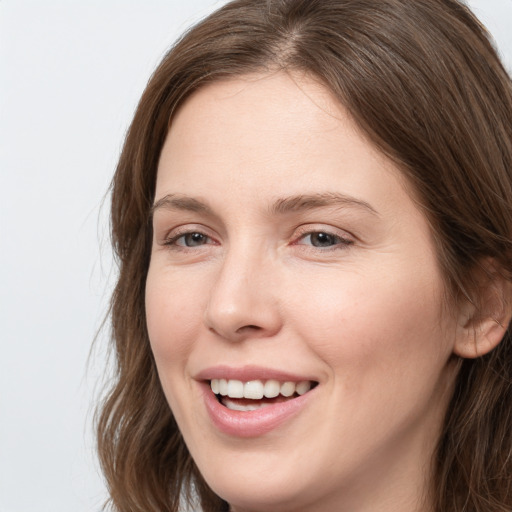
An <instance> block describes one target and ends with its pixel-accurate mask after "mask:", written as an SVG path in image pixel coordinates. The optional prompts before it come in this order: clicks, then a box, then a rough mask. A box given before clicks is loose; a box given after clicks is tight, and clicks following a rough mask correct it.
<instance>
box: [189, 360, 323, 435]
mask: <svg viewBox="0 0 512 512" xmlns="http://www.w3.org/2000/svg"><path fill="white" fill-rule="evenodd" d="M195 378H196V379H197V380H199V381H201V382H199V385H200V386H201V389H202V391H203V397H204V403H205V407H206V410H207V412H208V415H209V417H210V420H211V421H212V423H213V425H214V426H215V427H216V428H217V429H218V430H220V431H221V432H223V433H224V434H227V435H230V436H234V437H257V436H262V435H264V434H266V433H268V432H270V431H272V430H274V429H276V428H278V427H279V426H280V425H282V424H283V423H284V422H286V421H287V420H289V419H291V418H292V417H293V416H295V415H296V414H298V413H300V411H301V410H303V409H304V408H305V407H306V406H307V404H308V403H309V402H310V400H311V398H312V395H313V394H315V391H316V388H314V389H312V390H311V391H308V392H307V393H306V394H304V395H302V396H299V397H296V398H293V399H291V400H287V401H286V402H280V403H275V404H272V405H268V406H266V407H262V408H261V409H257V410H255V411H232V410H231V409H228V408H227V407H225V406H224V405H222V404H221V403H219V401H218V400H217V397H216V396H215V394H214V393H213V391H212V390H211V388H210V384H209V382H208V381H209V380H211V379H220V378H224V379H236V380H241V381H244V382H247V381H249V380H257V379H259V380H270V379H275V380H279V381H281V382H285V381H289V382H300V381H304V380H315V379H310V378H308V377H304V376H297V375H292V374H290V373H287V372H281V371H276V370H271V369H268V368H261V367H255V366H245V367H243V368H229V367H223V366H218V367H214V368H209V369H207V370H204V371H202V372H200V373H199V374H198V375H196V377H195Z"/></svg>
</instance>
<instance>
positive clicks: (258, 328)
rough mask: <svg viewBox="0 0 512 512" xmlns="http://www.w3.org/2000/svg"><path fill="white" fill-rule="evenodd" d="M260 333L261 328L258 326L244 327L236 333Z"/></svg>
mask: <svg viewBox="0 0 512 512" xmlns="http://www.w3.org/2000/svg"><path fill="white" fill-rule="evenodd" d="M248 330H249V331H260V330H261V327H260V326H258V325H244V326H243V327H240V328H239V329H237V330H236V332H240V333H241V332H245V331H248Z"/></svg>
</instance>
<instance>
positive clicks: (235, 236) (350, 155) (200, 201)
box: [146, 73, 458, 512]
mask: <svg viewBox="0 0 512 512" xmlns="http://www.w3.org/2000/svg"><path fill="white" fill-rule="evenodd" d="M153 226H154V240H153V247H152V255H151V264H150V268H149V274H148V279H147V287H146V312H147V324H148V331H149V337H150V340H151V346H152V350H153V353H154V357H155V361H156V364H157V367H158V372H159V376H160V379H161V383H162V387H163V390H164V393H165V395H166V397H167V400H168V402H169V404H170V406H171V409H172V411H173V413H174V416H175V418H176V420H177V422H178V425H179V427H180V430H181V432H182V433H183V437H184V439H185V442H186V444H187V446H188V449H189V451H190V453H191V455H192V457H193V459H194V460H195V462H196V464H197V466H198V467H199V470H200V471H201V473H202V474H203V476H204V478H205V479H206V481H207V482H208V484H209V485H210V486H211V488H212V489H213V490H214V491H215V492H216V493H217V494H218V495H220V496H221V497H222V498H224V499H225V500H227V501H228V502H230V503H231V504H232V506H233V509H234V510H236V511H244V510H247V511H249V510H250V511H259V510H265V511H268V510H272V511H273V512H277V511H284V510H290V511H291V510H293V511H299V510H300V511H306V510H314V511H315V512H319V511H330V512H331V511H332V510H336V511H350V512H355V511H363V510H365V511H366V510H372V511H375V510H379V512H382V511H387V510H393V512H396V511H399V510H407V511H408V512H411V511H412V510H416V508H415V503H417V501H418V500H419V498H420V495H421V493H422V491H423V490H424V482H425V475H426V474H427V472H428V464H429V460H430V457H431V454H432V452H433V449H434V445H435V443H436V440H437V437H438V435H439V430H440V425H441V423H442V417H443V414H444V411H445V409H446V406H447V402H448V400H449V397H450V391H451V388H452V381H453V376H454V369H453V365H452V363H451V362H450V361H449V360H450V355H451V353H452V348H453V345H454V341H455V337H456V336H457V332H458V330H457V325H456V320H455V319H454V316H453V315H449V314H448V313H446V311H445V307H444V306H443V297H444V295H443V293H444V288H443V280H442V276H441V273H440V269H439V267H438V263H437V260H436V255H435V251H434V246H433V242H432V238H431V234H430V231H429V227H428V224H427V221H426V219H425V217H424V215H423V214H422V213H421V212H420V211H419V209H418V207H417V206H416V204H415V202H414V201H413V199H412V198H411V196H410V195H409V193H408V192H407V190H406V188H405V187H404V183H403V180H401V179H400V173H399V172H398V170H397V168H396V167H395V166H394V165H393V164H392V163H391V162H390V161H389V160H387V159H386V158H385V157H384V156H383V155H382V154H380V153H379V152H378V151H377V150H376V149H375V148H374V147H373V146H372V145H371V144H370V143H369V142H368V141H367V140H366V139H365V137H364V136H363V135H362V134H361V133H360V131H359V130H358V129H357V126H356V125H355V124H354V122H353V121H352V120H351V119H350V117H349V116H348V114H347V113H346V111H345V110H344V109H343V108H341V107H340V106H339V105H338V104H337V103H336V102H335V101H334V100H333V99H332V97H330V95H329V94H328V93H327V92H326V90H325V89H323V88H322V87H321V86H319V85H318V84H317V83H316V82H314V81H313V80H312V79H309V78H307V77H305V76H299V75H297V74H295V75H288V74H285V73H276V74H272V75H258V76H255V75H253V76H248V77H245V78H243V79H236V80H234V79H233V80H231V81H225V82H219V83H214V84H211V85H208V86H206V87H204V88H202V89H200V90H199V91H198V92H196V93H195V94H194V95H193V96H192V97H191V98H190V99H189V100H188V101H187V102H186V103H185V104H184V106H183V107H182V108H181V109H180V110H179V112H178V114H177V115H176V117H175V118H174V120H173V124H172V128H171V130H170V132H169V135H168V137H167V140H166V142H165V145H164V147H163V151H162V154H161V158H160V162H159V168H158V178H157V184H156V195H155V206H154V217H153ZM223 380H224V381H226V382H224V381H223ZM285 383H288V384H285ZM212 386H213V388H214V391H215V392H216V393H214V391H212ZM309 387H311V389H310V390H309V391H307V390H308V388H309ZM225 393H228V396H223V397H222V398H219V395H220V394H225ZM263 393H264V394H265V395H264V396H265V398H263V399H262V398H261V396H262V394H263ZM277 393H279V394H277ZM290 393H292V395H291V396H285V395H289V394H290ZM300 393H304V394H300ZM276 394H277V396H275V395H276ZM241 397H242V398H241Z"/></svg>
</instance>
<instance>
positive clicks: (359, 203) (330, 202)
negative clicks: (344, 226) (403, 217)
mask: <svg viewBox="0 0 512 512" xmlns="http://www.w3.org/2000/svg"><path fill="white" fill-rule="evenodd" d="M322 207H341V208H344V207H355V208H358V209H361V210H366V211H367V212H369V213H371V214H373V215H377V216H378V215H379V213H378V212H377V210H376V209H375V208H373V206H371V205H370V204H369V203H367V202H366V201H363V200H361V199H357V198H355V197H352V196H348V195H345V194H340V193H336V192H324V193H319V194H306V195H297V196H291V197H285V198H282V199H277V200H276V201H275V203H274V204H273V205H272V206H271V208H270V213H272V214H286V213H294V212H301V211H305V210H313V209H315V208H322Z"/></svg>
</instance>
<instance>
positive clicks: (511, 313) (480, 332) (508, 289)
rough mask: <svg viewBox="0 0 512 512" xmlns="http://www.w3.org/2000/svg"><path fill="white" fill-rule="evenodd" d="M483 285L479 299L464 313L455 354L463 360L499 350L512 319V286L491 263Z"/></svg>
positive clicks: (480, 280) (467, 306) (482, 281)
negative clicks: (497, 348) (495, 349)
mask: <svg viewBox="0 0 512 512" xmlns="http://www.w3.org/2000/svg"><path fill="white" fill-rule="evenodd" d="M479 283H480V286H479V287H478V297H477V299H476V300H475V301H474V303H469V302H466V303H465V304H464V305H463V306H462V307H461V310H460V315H459V328H458V336H457V339H456V342H455V346H454V352H455V354H457V355H458V356H460V357H463V358H471V359H474V358H477V357H480V356H483V355H485V354H487V353H488V352H490V351H491V350H493V349H494V348H496V347H497V346H498V345H499V343H500V342H501V340H502V339H503V337H504V336H505V333H506V332H507V329H508V327H509V325H510V322H511V318H512V283H511V282H510V281H509V280H508V279H506V278H505V277H504V276H502V275H501V274H500V273H499V272H498V271H497V270H496V268H495V266H494V265H490V264H489V263H488V264H487V265H485V278H484V279H479Z"/></svg>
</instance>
